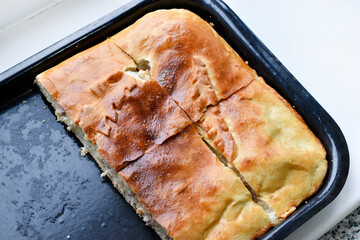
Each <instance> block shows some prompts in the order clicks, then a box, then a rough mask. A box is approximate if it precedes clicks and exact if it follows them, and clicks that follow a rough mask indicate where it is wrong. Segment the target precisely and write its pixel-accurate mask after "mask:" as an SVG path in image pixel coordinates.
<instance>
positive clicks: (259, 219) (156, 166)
mask: <svg viewBox="0 0 360 240" xmlns="http://www.w3.org/2000/svg"><path fill="white" fill-rule="evenodd" d="M119 174H120V175H121V176H122V177H123V179H124V180H125V181H126V182H127V184H128V185H129V186H130V187H131V188H132V189H133V191H134V192H135V193H136V194H137V195H138V198H139V200H140V203H141V204H142V205H143V206H144V207H145V208H146V209H147V210H148V211H149V212H151V213H152V216H153V218H154V219H155V220H156V221H157V222H158V223H160V224H161V225H162V226H163V227H164V228H165V229H167V231H168V234H169V236H171V237H173V238H174V239H205V238H206V239H252V238H253V237H254V236H256V235H257V234H258V232H261V231H262V229H264V228H267V226H268V225H269V219H268V217H267V215H266V213H265V211H264V210H263V209H262V208H261V207H260V206H258V205H256V204H255V203H254V202H253V201H252V199H251V195H250V193H249V192H248V191H247V189H246V188H245V186H244V185H243V184H242V182H241V181H240V179H239V178H238V177H237V176H236V175H235V174H234V172H232V171H231V170H230V169H229V168H227V167H225V166H223V165H222V163H221V162H220V161H219V160H218V159H217V158H216V157H215V155H214V154H213V153H212V152H211V151H210V149H209V148H208V147H207V146H206V145H205V143H204V142H203V141H202V140H201V138H200V136H199V135H198V134H197V133H196V131H195V130H194V128H193V127H192V126H189V127H187V128H186V129H185V130H183V131H182V132H181V133H180V134H178V135H176V136H174V137H173V138H171V139H168V140H167V141H166V142H164V143H163V144H162V145H159V146H155V147H154V148H152V149H150V150H148V151H147V152H146V154H145V155H144V156H142V157H141V158H139V159H138V160H137V161H136V162H133V163H131V164H130V165H128V166H127V167H126V168H124V169H122V170H121V171H120V172H119ZM220 236H222V238H220ZM224 236H226V237H225V238H224Z"/></svg>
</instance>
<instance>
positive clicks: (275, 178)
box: [199, 80, 327, 218]
mask: <svg viewBox="0 0 360 240" xmlns="http://www.w3.org/2000/svg"><path fill="white" fill-rule="evenodd" d="M199 124H200V126H201V127H202V128H203V129H204V130H205V132H206V133H207V134H206V138H207V140H208V141H209V142H210V143H211V144H212V145H213V146H215V147H216V148H217V150H218V151H219V152H221V153H222V154H223V155H224V156H225V157H226V158H227V160H228V161H229V162H230V163H231V164H233V165H234V166H235V167H236V168H237V169H238V170H239V171H240V173H241V174H242V175H243V176H244V177H245V180H246V181H247V182H248V183H249V184H250V186H251V187H252V188H253V189H254V190H255V192H256V193H257V194H258V195H259V196H260V199H262V200H264V201H265V202H266V203H268V204H269V205H270V206H271V207H272V208H273V209H274V210H275V212H276V215H277V217H279V218H285V217H286V216H288V215H289V214H290V213H291V212H292V211H294V210H295V207H297V206H298V205H299V204H300V203H301V202H302V201H303V200H305V199H306V198H307V197H309V196H310V195H311V194H312V193H314V192H315V191H316V190H317V189H318V188H319V187H320V185H321V182H322V181H323V179H324V177H325V174H326V171H327V161H326V160H325V157H326V152H325V150H324V148H323V146H322V145H321V143H320V141H319V140H318V139H317V138H316V137H315V136H314V134H313V133H312V132H311V131H310V130H309V128H308V127H307V126H306V124H305V123H304V121H303V120H302V118H301V117H300V116H299V115H298V114H297V113H296V112H295V111H294V110H293V109H292V108H291V106H290V105H289V104H288V103H287V102H285V100H284V99H283V98H282V97H281V96H280V95H279V94H277V93H276V92H275V91H274V90H273V89H272V88H270V87H269V86H268V85H266V84H265V83H263V82H261V81H257V80H255V81H253V82H252V83H251V84H250V85H249V86H247V87H246V88H244V89H242V90H240V91H238V92H236V93H235V94H233V95H232V96H231V97H230V98H228V99H226V100H223V101H222V102H221V103H219V104H218V105H217V106H213V107H210V108H209V109H208V110H207V112H206V113H205V115H204V118H203V119H202V120H201V121H200V122H199Z"/></svg>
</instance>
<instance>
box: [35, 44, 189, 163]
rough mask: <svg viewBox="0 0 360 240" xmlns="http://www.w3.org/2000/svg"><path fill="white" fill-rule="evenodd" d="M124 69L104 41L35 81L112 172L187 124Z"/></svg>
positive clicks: (123, 58) (152, 85) (152, 87)
mask: <svg viewBox="0 0 360 240" xmlns="http://www.w3.org/2000/svg"><path fill="white" fill-rule="evenodd" d="M129 66H130V67H133V66H134V63H133V62H132V60H131V59H130V58H129V57H128V56H127V55H126V54H125V53H123V52H122V51H121V50H120V49H119V48H118V47H117V46H115V45H114V44H113V43H112V42H110V41H108V40H107V41H105V42H103V43H102V44H99V45H97V46H95V47H93V48H91V49H89V50H87V51H85V52H82V53H80V54H78V55H76V56H74V57H72V58H70V59H69V60H67V61H65V62H63V63H61V64H60V65H58V66H56V67H55V68H52V69H50V70H48V71H46V72H44V73H42V74H41V75H40V76H39V77H38V78H37V81H38V82H40V83H41V84H42V85H43V86H44V87H45V88H46V89H47V91H48V92H49V93H50V94H51V95H52V97H53V98H54V99H56V100H58V102H59V103H60V105H61V106H62V108H63V109H64V110H65V111H66V112H67V113H68V115H69V116H70V118H71V119H72V120H73V121H74V123H75V124H77V125H79V126H81V127H82V128H83V130H84V132H85V133H86V136H87V138H88V139H89V140H90V141H92V142H93V143H94V144H96V145H97V146H98V152H99V153H100V154H101V155H102V156H103V157H104V158H105V159H106V160H107V161H108V163H109V164H110V165H111V166H112V167H113V168H114V169H116V170H119V169H121V168H122V167H124V166H125V165H126V164H128V163H129V162H131V161H134V160H136V159H137V158H139V157H140V156H142V155H143V154H144V152H145V151H146V150H147V149H148V148H150V147H151V146H153V145H154V144H161V143H162V142H163V141H165V140H166V139H167V138H169V137H171V136H173V135H175V134H176V133H178V132H179V131H181V130H182V129H183V128H185V127H186V126H187V125H189V124H190V120H189V119H188V117H187V116H186V115H185V113H183V111H182V110H181V109H180V108H179V107H178V106H177V105H176V103H175V102H174V101H173V100H172V99H171V97H170V96H168V95H167V93H166V92H165V91H164V90H163V89H162V88H161V86H160V85H159V84H158V83H157V82H156V81H154V80H151V79H149V80H147V81H142V80H140V79H136V78H134V77H132V76H129V75H127V74H126V73H124V72H123V71H124V70H125V69H127V68H129ZM50 79H51V80H50Z"/></svg>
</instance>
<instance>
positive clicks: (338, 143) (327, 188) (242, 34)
mask: <svg viewBox="0 0 360 240" xmlns="http://www.w3.org/2000/svg"><path fill="white" fill-rule="evenodd" d="M179 2H181V3H180V5H179ZM161 4H163V5H161ZM172 4H173V5H172ZM186 4H188V5H187V6H185V5H186ZM182 5H183V8H188V9H189V6H192V7H191V8H193V9H189V10H192V11H194V9H195V8H198V10H199V11H200V8H201V11H208V13H209V14H210V15H209V16H214V19H210V20H216V21H218V22H219V21H221V22H222V24H224V25H226V26H227V28H228V29H230V30H232V31H233V32H232V33H233V34H235V36H236V37H237V39H236V40H238V41H240V42H242V44H245V45H247V46H246V47H247V48H249V49H247V52H248V53H249V52H250V54H249V55H248V57H250V58H251V57H253V58H254V59H255V60H256V61H258V63H257V64H260V65H262V67H264V68H265V69H266V71H267V73H266V71H265V72H264V75H265V77H264V78H265V80H266V81H267V83H269V82H268V80H269V78H267V77H266V75H268V76H275V78H274V79H275V80H272V84H270V85H271V86H272V87H274V88H275V89H276V90H277V91H279V93H280V94H281V95H282V96H283V97H284V98H285V99H286V100H288V101H289V102H290V103H291V105H293V106H295V108H296V110H297V111H298V112H299V113H300V115H301V116H302V117H303V118H304V119H305V121H306V122H307V123H308V125H309V126H310V128H311V129H312V130H313V131H314V130H315V132H317V131H320V136H319V132H318V134H315V135H317V137H318V138H319V139H320V140H321V141H322V142H323V144H324V142H325V143H326V144H324V146H325V147H327V149H326V150H327V153H328V155H329V157H331V158H330V159H328V161H329V169H328V173H327V177H326V179H325V180H324V183H323V185H322V187H321V188H320V189H319V190H318V192H317V193H316V194H315V195H314V196H312V197H311V198H310V200H309V202H308V203H307V204H302V205H301V206H300V207H299V208H298V209H297V210H296V211H295V212H294V213H293V214H292V215H290V216H289V217H288V218H287V219H286V220H284V221H283V222H282V223H280V224H279V225H278V226H276V227H274V228H272V229H271V230H270V231H269V232H267V233H266V234H264V235H263V236H262V237H261V239H283V238H285V237H286V236H288V235H289V234H290V233H292V232H293V231H295V230H296V229H297V228H298V227H299V226H301V225H302V224H303V223H305V222H306V221H307V220H309V219H310V218H311V217H312V216H314V215H315V214H316V213H317V212H319V211H320V210H321V209H322V208H324V207H325V206H327V205H328V204H329V203H330V202H331V201H333V200H334V199H335V197H336V196H337V195H338V194H339V193H340V191H341V189H342V188H343V186H344V184H345V181H346V178H347V175H348V171H349V152H348V148H347V144H346V140H345V137H344V135H343V133H342V132H341V130H340V128H339V127H338V125H337V124H336V122H335V121H334V120H333V119H332V118H331V116H330V115H329V114H328V113H327V112H326V111H325V110H324V109H323V108H322V107H321V106H320V104H319V103H317V101H316V100H315V99H314V98H313V97H312V96H311V95H310V93H308V92H307V91H306V89H305V88H304V87H303V86H302V85H301V84H300V83H299V82H298V81H297V80H296V79H295V78H294V76H293V75H292V74H291V73H290V72H289V71H288V70H287V69H286V68H285V67H284V66H283V65H282V64H281V63H280V61H279V60H278V59H277V58H276V57H275V56H274V55H273V54H272V53H271V52H270V50H269V49H268V48H267V47H266V46H265V45H264V44H263V43H262V42H261V41H260V40H259V39H258V38H257V37H256V36H255V34H254V33H253V32H252V31H251V30H250V29H249V28H248V27H247V26H246V25H245V24H244V23H243V22H242V21H241V20H240V18H239V17H238V16H237V15H236V14H235V13H234V12H233V11H232V10H231V9H230V8H229V7H228V6H227V5H226V4H225V3H224V2H222V1H221V0H195V1H194V0H193V1H192V0H185V1H165V0H135V1H132V2H130V3H128V4H126V5H124V6H122V7H120V8H118V9H116V10H115V11H113V12H111V13H109V14H107V15H105V16H104V17H102V18H100V19H98V20H96V21H95V22H93V23H91V24H89V25H87V26H85V27H84V28H82V29H80V30H78V31H76V32H75V33H73V34H71V35H69V36H67V37H65V38H64V39H62V40H60V41H58V42H57V43H55V44H53V45H51V46H49V47H48V48H46V49H44V50H42V51H40V52H39V53H37V54H35V55H33V56H31V57H30V58H28V59H26V60H24V61H22V62H20V63H19V64H17V65H15V66H14V67H12V68H10V69H8V70H6V71H5V72H3V73H0V93H5V92H7V91H8V89H12V88H13V85H14V84H16V83H17V81H24V78H27V77H30V76H32V77H33V76H34V75H36V73H40V72H42V71H43V70H45V69H47V68H49V64H50V66H51V65H54V64H56V63H59V62H61V61H62V60H63V59H60V60H59V58H57V57H58V56H61V55H62V54H64V55H65V56H64V57H63V58H65V59H66V58H68V57H69V56H71V55H73V54H74V53H76V52H80V51H82V50H84V49H86V48H88V47H89V46H87V47H85V48H84V49H81V48H79V49H76V48H78V46H79V45H81V43H84V41H86V40H87V39H89V38H91V37H95V36H97V35H98V34H101V33H102V32H103V31H104V29H107V28H109V27H110V26H112V25H113V24H114V22H115V21H116V19H122V18H124V17H125V16H126V15H127V16H129V15H131V14H132V13H134V12H136V11H143V14H144V13H147V12H150V11H154V10H156V9H161V8H173V7H176V8H178V7H181V6H182ZM160 6H163V7H160ZM164 6H165V7H164ZM171 6H173V7H171ZM194 12H195V13H197V12H196V11H194ZM199 15H200V14H199ZM200 16H201V15H200ZM135 19H136V18H135ZM208 21H209V19H208ZM130 22H131V21H130ZM215 30H217V29H216V24H215ZM220 35H222V34H221V33H220ZM226 35H227V34H226ZM222 37H224V38H225V39H226V36H224V35H222ZM226 40H229V39H226ZM233 41H235V40H233ZM91 44H93V45H95V44H96V42H95V43H94V42H92V43H91ZM91 44H90V45H91ZM84 45H86V43H85V44H84ZM230 45H232V44H231V43H230ZM232 47H233V48H234V46H233V45H232ZM70 49H72V51H73V52H72V53H71V51H70V52H69V51H68V50H70ZM74 49H75V50H74ZM234 49H236V48H234ZM48 62H51V63H48ZM253 68H254V69H255V70H257V71H258V69H257V68H256V67H253ZM260 72H261V71H260ZM269 74H270V75H269ZM270 78H271V77H270ZM32 79H34V78H32ZM32 79H30V81H31V83H29V82H30V81H29V79H28V81H27V82H26V83H27V84H25V85H26V86H24V87H25V89H26V88H28V87H29V86H31V85H32ZM289 94H291V95H292V96H289ZM284 95H286V96H284ZM1 96H2V95H1ZM0 109H1V106H0ZM319 127H322V128H323V129H321V128H319ZM322 131H324V132H322Z"/></svg>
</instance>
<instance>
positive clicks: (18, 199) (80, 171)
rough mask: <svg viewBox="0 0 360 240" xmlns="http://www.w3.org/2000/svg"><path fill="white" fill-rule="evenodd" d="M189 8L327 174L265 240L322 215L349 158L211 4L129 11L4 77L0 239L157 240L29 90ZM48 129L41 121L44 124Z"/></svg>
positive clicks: (286, 79)
mask: <svg viewBox="0 0 360 240" xmlns="http://www.w3.org/2000/svg"><path fill="white" fill-rule="evenodd" d="M168 8H186V9H189V10H191V11H193V12H195V13H196V14H198V15H200V16H201V17H202V18H203V19H205V20H207V21H208V22H211V23H213V24H214V28H215V30H216V31H217V32H218V33H219V34H220V35H221V36H222V37H224V38H225V39H226V41H227V42H228V43H229V44H230V45H231V46H232V47H233V48H234V49H235V50H236V51H237V52H238V53H239V54H240V55H241V56H242V57H243V59H244V60H247V61H248V62H249V65H250V66H251V67H252V68H254V69H255V70H256V71H257V72H258V73H259V75H261V76H262V77H264V79H265V80H266V82H267V83H268V84H269V85H270V86H272V87H273V88H275V89H276V90H277V91H278V92H279V93H280V94H281V95H282V96H283V97H284V98H285V99H286V100H288V101H289V102H290V104H291V105H292V106H294V108H295V109H296V110H297V111H298V113H300V115H301V116H302V117H303V118H304V120H305V121H306V123H307V124H308V125H309V127H310V129H311V130H312V131H313V132H314V133H315V135H316V136H317V137H318V138H319V139H320V140H321V142H322V143H323V145H324V147H325V149H326V151H327V154H328V155H327V159H328V162H329V169H328V173H327V175H326V178H325V180H324V183H323V185H322V187H321V188H320V189H319V190H318V191H317V193H316V194H314V195H313V196H312V197H311V198H310V199H308V200H307V203H304V204H302V205H301V206H299V208H298V209H297V210H296V211H295V212H294V213H293V214H292V215H291V216H290V217H289V218H287V219H286V220H285V221H283V222H282V223H281V224H279V225H278V226H277V227H275V228H272V229H271V230H270V231H269V232H268V233H266V234H265V235H263V236H262V237H261V238H262V239H283V238H285V237H286V236H288V235H289V234H290V233H291V232H293V231H294V230H295V229H296V228H298V227H299V226H300V225H302V224H303V223H304V222H306V221H307V220H308V219H310V218H311V217H312V216H314V215H315V214H316V213H317V212H318V211H320V210H321V209H322V208H324V207H325V206H326V205H328V204H329V203H330V202H331V201H332V200H333V199H334V198H335V197H336V196H337V195H338V194H339V192H340V190H341V189H342V187H343V185H344V184H345V181H346V178H347V175H348V169H349V153H348V148H347V144H346V141H345V138H344V136H343V134H342V132H341V130H340V129H339V127H338V126H337V124H336V123H335V122H334V120H333V119H332V118H331V117H330V116H329V115H328V114H327V112H326V111H325V110H324V109H323V108H322V107H321V106H320V105H319V104H318V103H317V102H316V100H315V99H314V98H313V97H312V96H311V95H310V94H309V93H308V92H307V91H306V90H305V89H304V87H303V86H301V84H300V83H299V82H298V81H297V80H296V79H295V78H294V76H292V75H291V74H290V73H289V71H288V70H287V69H286V68H285V67H284V66H283V65H282V64H281V63H280V62H279V60H278V59H277V58H276V57H275V56H274V55H273V54H272V53H271V52H270V51H269V50H268V49H267V48H266V47H265V46H264V44H263V43H262V42H261V41H260V40H259V39H258V38H257V37H256V36H255V35H254V33H253V32H252V31H251V30H250V29H249V28H248V27H247V26H246V25H245V24H244V23H243V22H242V21H241V20H240V19H239V17H238V16H236V14H235V13H234V12H233V11H232V10H231V9H230V8H229V7H228V6H227V5H226V4H225V3H223V2H221V1H216V0H195V1H191V0H185V1H184V0H181V1H180V0H179V1H177V0H172V1H167V0H158V1H151V0H142V1H133V2H131V3H129V4H127V5H125V6H123V7H121V8H119V9H117V10H115V11H114V12H112V13H110V14H108V15H106V16H105V17H103V18H101V19H99V20H97V21H95V22H94V23H91V24H90V25H88V26H86V27H84V28H83V29H81V30H79V31H77V32H75V33H74V34H72V35H70V36H68V37H66V38H65V39H63V40H61V41H59V42H57V43H55V44H54V45H52V46H50V47H48V48H46V49H45V50H43V51H41V52H39V53H38V54H36V55H34V56H32V57H30V58H29V59H27V60H25V61H23V62H21V63H19V64H18V65H16V66H14V67H13V68H11V69H9V70H7V71H5V72H3V73H1V74H0V239H66V238H70V239H158V236H157V235H156V233H155V232H154V231H153V230H152V229H150V228H149V227H147V226H145V224H144V223H143V222H142V221H141V220H140V218H138V217H137V216H136V213H135V211H133V210H132V208H131V207H130V205H128V204H127V203H126V202H125V200H124V199H123V198H122V196H121V195H120V194H119V193H118V192H117V191H116V190H115V188H113V186H112V184H111V182H110V181H109V180H108V179H107V178H105V179H101V178H100V169H99V168H98V167H97V166H96V164H95V162H94V161H93V160H92V159H91V157H89V156H86V157H80V154H79V148H80V146H81V144H80V143H79V141H78V140H77V139H76V138H75V136H74V135H73V134H72V133H69V132H67V131H66V130H65V127H64V125H62V124H60V123H58V122H56V119H55V116H54V114H53V109H52V108H51V106H50V105H49V104H48V103H47V101H46V100H45V99H44V98H43V97H42V95H41V94H40V92H39V90H38V89H37V87H35V86H34V84H33V81H34V79H35V76H36V75H37V74H39V73H41V72H42V71H44V70H46V69H48V68H50V67H53V66H54V65H56V64H58V63H60V62H61V61H63V60H65V59H67V58H69V57H70V56H72V55H74V54H76V53H78V52H80V51H82V50H84V49H87V48H89V47H91V46H93V45H95V44H97V43H99V42H101V41H103V40H105V39H106V38H107V37H109V36H111V35H113V34H115V33H116V32H118V31H120V30H121V29H123V28H125V27H126V26H128V25H130V24H132V23H133V22H134V21H136V20H137V19H139V18H140V17H141V16H143V15H144V14H146V13H148V12H151V11H154V10H157V9H168ZM44 120H45V121H44Z"/></svg>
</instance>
